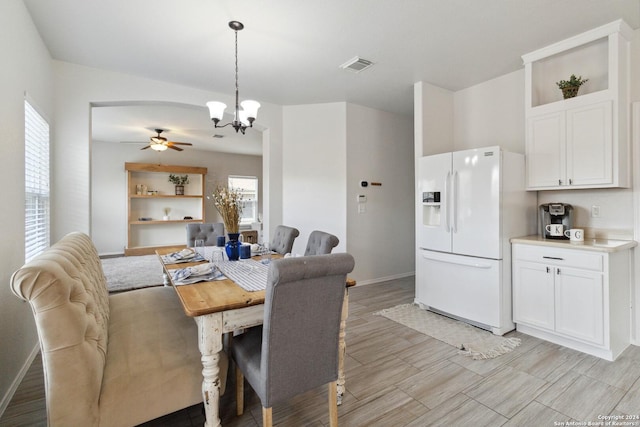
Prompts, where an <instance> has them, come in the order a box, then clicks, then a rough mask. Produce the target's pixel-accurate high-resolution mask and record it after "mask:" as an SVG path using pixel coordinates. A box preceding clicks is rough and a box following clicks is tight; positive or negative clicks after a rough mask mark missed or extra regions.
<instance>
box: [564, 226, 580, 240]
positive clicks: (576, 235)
mask: <svg viewBox="0 0 640 427" xmlns="http://www.w3.org/2000/svg"><path fill="white" fill-rule="evenodd" d="M564 235H565V237H568V238H569V239H570V240H571V241H572V242H584V230H583V229H582V228H572V229H571V230H567V231H565V232H564Z"/></svg>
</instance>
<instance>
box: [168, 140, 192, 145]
mask: <svg viewBox="0 0 640 427" xmlns="http://www.w3.org/2000/svg"><path fill="white" fill-rule="evenodd" d="M167 144H169V145H171V144H174V145H193V144H192V143H190V142H176V141H169V142H168V143H167Z"/></svg>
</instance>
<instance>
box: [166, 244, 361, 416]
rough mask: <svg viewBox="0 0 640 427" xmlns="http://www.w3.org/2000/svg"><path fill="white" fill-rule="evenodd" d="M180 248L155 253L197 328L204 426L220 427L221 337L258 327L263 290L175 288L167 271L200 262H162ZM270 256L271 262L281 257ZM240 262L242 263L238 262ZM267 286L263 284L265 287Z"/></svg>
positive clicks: (224, 285) (206, 285) (223, 283)
mask: <svg viewBox="0 0 640 427" xmlns="http://www.w3.org/2000/svg"><path fill="white" fill-rule="evenodd" d="M182 249H184V246H182V247H175V248H162V249H158V250H156V254H157V255H158V257H159V258H160V262H161V263H162V266H163V268H164V271H165V274H166V275H167V278H168V281H167V283H168V285H170V286H173V287H174V289H175V290H176V293H177V295H178V298H179V299H180V302H181V303H182V307H183V309H184V312H185V314H186V315H187V316H190V317H193V319H194V320H195V322H196V324H197V325H198V346H199V350H200V353H201V354H202V377H203V380H202V399H203V402H204V409H205V416H206V421H205V426H206V427H214V426H220V425H221V424H220V416H219V410H220V404H219V403H220V384H221V383H220V381H224V380H225V378H220V367H219V362H220V357H221V353H222V352H223V351H224V350H223V335H224V334H225V333H228V332H234V331H238V330H242V329H245V328H249V327H252V326H257V325H261V324H262V323H263V318H264V299H265V291H264V290H262V291H246V290H244V289H243V288H242V287H240V286H239V285H238V284H236V283H235V282H234V281H233V280H231V279H228V278H225V279H224V280H215V281H211V282H197V283H193V284H189V285H175V283H174V281H173V278H172V276H171V274H170V273H169V270H173V269H178V268H185V267H190V266H194V265H198V264H200V263H202V262H206V261H201V262H195V263H193V262H189V263H179V264H171V263H165V262H164V260H163V255H168V254H170V253H173V252H178V251H180V250H182ZM280 257H281V256H280V255H277V254H275V255H273V259H277V258H280ZM238 262H242V261H238ZM355 284H356V282H355V281H354V280H352V279H349V278H347V281H346V284H345V285H346V286H345V293H344V302H343V306H342V319H341V322H340V337H339V344H338V345H339V356H338V357H339V368H338V369H339V370H338V401H337V402H336V404H337V405H340V404H341V403H342V396H343V395H344V391H345V376H344V358H345V351H346V344H345V327H346V321H347V316H348V313H349V288H350V287H352V286H355ZM265 285H266V284H265Z"/></svg>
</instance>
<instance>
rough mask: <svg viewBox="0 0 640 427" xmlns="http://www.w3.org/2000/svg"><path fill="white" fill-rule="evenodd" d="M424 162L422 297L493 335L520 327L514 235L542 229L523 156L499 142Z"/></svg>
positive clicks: (419, 234)
mask: <svg viewBox="0 0 640 427" xmlns="http://www.w3.org/2000/svg"><path fill="white" fill-rule="evenodd" d="M417 166H418V169H417V170H418V200H417V204H416V207H417V209H416V242H417V256H416V296H415V298H416V302H417V303H418V304H420V305H421V306H423V307H424V308H428V309H430V310H433V311H436V312H441V313H443V314H446V315H449V316H451V317H455V318H458V319H461V320H464V321H466V322H468V323H471V324H474V325H476V326H479V327H482V328H484V329H487V330H490V331H491V332H493V333H494V334H498V335H503V334H504V333H506V332H509V331H511V330H513V329H514V324H513V319H512V309H511V307H512V302H511V245H510V242H509V239H510V238H511V237H517V236H524V235H529V234H535V233H536V193H535V192H527V191H525V171H524V155H522V154H516V153H510V152H506V151H502V150H501V149H500V147H498V146H495V147H486V148H478V149H471V150H464V151H457V152H453V153H444V154H437V155H433V156H427V157H422V158H420V159H419V160H418V165H417Z"/></svg>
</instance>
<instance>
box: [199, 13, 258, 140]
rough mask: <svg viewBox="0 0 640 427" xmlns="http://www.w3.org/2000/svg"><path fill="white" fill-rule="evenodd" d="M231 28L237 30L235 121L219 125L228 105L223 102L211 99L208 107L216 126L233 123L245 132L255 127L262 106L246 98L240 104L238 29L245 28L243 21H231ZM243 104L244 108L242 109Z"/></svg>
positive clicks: (235, 127) (233, 125)
mask: <svg viewBox="0 0 640 427" xmlns="http://www.w3.org/2000/svg"><path fill="white" fill-rule="evenodd" d="M229 28H231V29H232V30H233V31H234V32H235V36H236V108H235V111H234V116H233V121H231V122H229V123H227V124H224V125H222V126H219V125H218V123H219V122H220V120H222V116H223V114H224V110H225V108H227V105H226V104H225V103H223V102H218V101H210V102H207V107H209V115H210V116H211V120H213V123H214V126H215V127H216V128H223V127H225V126H229V125H231V126H232V127H233V128H234V129H235V130H236V132H238V131H240V132H242V133H243V134H244V131H245V130H246V129H247V128H248V127H253V121H254V120H255V119H256V117H257V116H258V108H260V103H259V102H258V101H251V100H246V101H242V102H241V103H240V104H239V105H238V100H239V96H238V31H240V30H242V29H243V28H244V25H242V22H238V21H231V22H229ZM240 106H242V110H241V109H240Z"/></svg>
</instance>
